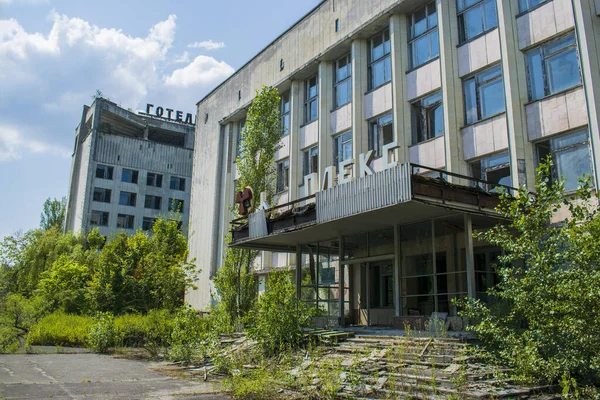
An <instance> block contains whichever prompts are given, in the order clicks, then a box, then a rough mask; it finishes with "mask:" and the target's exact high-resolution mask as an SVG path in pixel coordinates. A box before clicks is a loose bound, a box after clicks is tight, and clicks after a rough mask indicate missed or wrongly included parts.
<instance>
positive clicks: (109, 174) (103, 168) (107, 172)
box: [96, 164, 113, 180]
mask: <svg viewBox="0 0 600 400" xmlns="http://www.w3.org/2000/svg"><path fill="white" fill-rule="evenodd" d="M96 178H99V179H109V180H112V178H113V167H110V166H108V165H102V164H98V165H97V166H96Z"/></svg>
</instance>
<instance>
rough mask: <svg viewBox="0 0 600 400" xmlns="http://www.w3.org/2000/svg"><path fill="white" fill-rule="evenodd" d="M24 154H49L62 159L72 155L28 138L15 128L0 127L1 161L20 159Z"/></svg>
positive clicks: (63, 148)
mask: <svg viewBox="0 0 600 400" xmlns="http://www.w3.org/2000/svg"><path fill="white" fill-rule="evenodd" d="M23 152H31V153H38V154H45V153H49V154H54V155H57V156H60V157H69V155H70V153H69V150H68V149H67V148H65V147H62V146H58V145H54V144H50V143H45V142H42V141H40V140H36V139H33V138H27V137H24V135H23V134H22V133H21V132H19V131H18V130H17V129H15V128H12V127H9V126H0V161H9V160H16V159H19V158H21V156H22V155H23Z"/></svg>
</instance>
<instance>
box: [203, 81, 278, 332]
mask: <svg viewBox="0 0 600 400" xmlns="http://www.w3.org/2000/svg"><path fill="white" fill-rule="evenodd" d="M279 103H280V97H279V94H278V91H277V89H275V88H270V87H268V86H263V87H262V88H261V90H257V92H256V97H255V98H254V100H253V101H252V105H251V106H250V108H249V109H248V115H247V118H246V125H245V127H244V130H243V132H242V134H241V140H240V155H239V157H238V158H237V160H236V166H237V170H238V172H239V175H240V178H239V179H238V181H237V187H236V190H237V191H243V190H244V189H245V188H246V187H250V188H252V190H253V192H254V197H255V198H259V196H260V194H261V193H265V194H266V198H267V201H268V202H269V203H270V202H272V201H273V198H274V195H275V152H276V151H277V149H278V148H279V143H280V140H281V125H280V121H279ZM234 213H235V215H236V216H238V215H237V212H236V211H235V210H234ZM227 242H230V239H228V240H227ZM258 254H259V253H258V251H254V250H248V249H233V248H227V250H226V251H225V260H224V263H223V266H222V267H221V268H219V270H218V271H217V276H216V277H215V280H214V283H215V288H216V289H217V294H218V296H219V299H220V303H219V305H218V307H217V309H216V312H217V313H220V312H222V313H224V316H223V318H224V319H226V320H228V321H229V323H230V326H234V325H235V324H236V323H237V322H238V321H239V320H240V318H241V317H243V316H244V315H246V314H247V313H248V312H249V311H250V309H251V308H252V305H253V303H254V301H255V299H256V277H255V275H254V273H253V262H254V260H255V259H256V257H257V256H258Z"/></svg>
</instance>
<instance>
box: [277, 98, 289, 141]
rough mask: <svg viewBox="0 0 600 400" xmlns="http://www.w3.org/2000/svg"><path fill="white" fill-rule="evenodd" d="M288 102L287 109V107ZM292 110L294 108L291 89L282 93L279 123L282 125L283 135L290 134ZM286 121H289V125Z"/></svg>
mask: <svg viewBox="0 0 600 400" xmlns="http://www.w3.org/2000/svg"><path fill="white" fill-rule="evenodd" d="M286 104H287V109H286ZM291 110H292V101H291V98H290V91H289V90H288V91H287V92H285V93H283V94H282V95H281V101H280V104H279V123H280V126H281V137H286V136H288V135H289V134H290V127H291V122H292V120H291ZM285 121H287V126H286V123H285Z"/></svg>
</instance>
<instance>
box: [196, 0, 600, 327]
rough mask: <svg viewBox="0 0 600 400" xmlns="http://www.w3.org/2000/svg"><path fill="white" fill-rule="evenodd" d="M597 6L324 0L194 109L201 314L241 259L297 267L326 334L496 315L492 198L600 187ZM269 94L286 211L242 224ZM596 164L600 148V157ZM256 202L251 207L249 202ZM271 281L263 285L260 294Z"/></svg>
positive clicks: (545, 1) (573, 1)
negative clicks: (242, 254) (484, 312)
mask: <svg viewBox="0 0 600 400" xmlns="http://www.w3.org/2000/svg"><path fill="white" fill-rule="evenodd" d="M599 15H600V1H598V0H596V1H594V0H536V1H534V0H519V1H517V0H470V1H468V0H436V1H424V0H373V1H363V0H343V1H333V0H327V1H323V2H321V3H320V4H319V5H318V6H317V7H316V8H315V9H313V10H312V11H311V12H309V13H308V14H307V15H306V16H305V17H303V18H302V19H301V20H299V21H298V22H297V23H296V24H294V25H293V26H292V27H290V28H289V29H288V30H287V31H286V32H284V33H283V34H282V35H281V36H279V37H278V38H277V39H275V40H274V41H273V42H272V43H271V44H269V45H268V46H267V47H266V48H265V49H264V50H262V51H261V52H260V53H259V54H258V55H256V56H255V57H254V58H253V59H252V60H250V61H249V62H248V63H247V64H246V65H244V66H243V67H241V68H240V69H239V70H238V71H237V72H236V73H235V74H233V75H232V76H231V77H230V78H228V79H227V80H226V81H225V82H223V83H222V84H221V85H220V86H218V87H217V88H215V89H214V90H213V91H212V92H211V93H209V94H208V95H207V96H206V97H204V98H203V99H202V100H200V102H199V103H198V105H197V106H198V122H197V128H196V131H197V132H196V135H197V136H196V147H195V149H194V161H195V162H194V171H193V183H192V198H193V199H194V205H193V207H192V210H191V225H190V230H191V231H194V232H195V236H194V237H193V239H192V240H191V241H190V252H191V254H190V255H191V257H194V258H195V259H196V263H197V265H199V266H201V268H202V275H201V278H200V280H199V281H198V282H197V286H198V289H197V290H195V291H193V292H190V293H189V294H188V301H189V302H190V303H191V304H192V305H194V306H195V307H196V308H198V309H201V310H206V309H207V308H208V307H209V305H210V303H211V297H210V296H211V290H210V279H211V277H212V276H214V274H215V273H216V271H217V269H218V268H219V266H220V265H221V264H222V260H223V254H224V251H225V248H226V246H227V243H226V242H225V239H224V238H225V237H226V235H227V234H228V233H229V232H231V233H232V246H236V247H244V248H253V249H259V250H261V256H260V258H259V259H258V260H257V262H256V268H257V271H258V273H261V271H268V270H272V269H274V268H280V267H289V268H290V269H293V270H295V271H296V273H295V276H296V284H297V291H298V295H299V296H301V297H302V299H303V300H305V301H307V302H309V303H310V304H311V305H313V306H314V307H318V308H319V309H321V310H322V311H323V312H324V313H325V315H327V316H329V317H330V322H331V323H333V324H342V325H343V324H357V325H394V324H395V325H397V326H402V322H403V321H404V320H405V319H406V318H407V317H418V316H429V315H430V314H431V313H432V312H436V311H437V312H444V313H448V314H449V315H450V316H451V317H452V316H454V315H456V309H455V307H454V305H453V303H452V301H451V300H452V299H453V298H456V297H464V296H471V297H477V298H481V299H483V300H484V301H485V300H486V294H485V292H486V289H487V288H488V287H490V286H491V285H493V284H494V282H495V279H496V276H495V274H494V271H493V269H492V264H493V263H494V262H495V260H496V258H497V257H498V255H499V254H500V250H499V249H497V248H492V247H489V245H486V244H485V243H479V242H477V241H476V240H474V239H473V237H472V232H473V230H477V229H485V228H486V227H490V226H492V225H494V224H495V223H497V222H498V219H497V218H498V215H497V214H496V213H495V211H494V207H495V205H496V204H497V203H498V195H497V192H498V188H499V187H504V188H505V189H506V190H512V189H511V188H515V187H519V186H521V185H526V186H528V187H529V188H533V184H534V174H535V168H536V166H537V164H538V163H539V161H540V160H541V159H543V158H544V157H546V156H547V155H549V154H550V155H551V156H552V157H553V159H554V162H555V167H554V169H555V171H554V174H555V177H556V178H557V179H558V177H559V176H561V175H562V176H564V177H565V178H566V188H567V190H568V191H572V190H574V189H575V188H576V187H577V180H578V177H579V176H580V175H581V174H584V173H586V174H590V175H592V176H593V181H594V184H596V185H597V184H598V182H599V179H600V175H599V173H600V168H599V167H600V165H599V162H600V153H599V150H598V149H600V136H599V124H598V122H599V112H598V111H599V106H600V104H599V102H600V69H599V67H598V65H599V64H600V63H599V56H600V52H599V49H598V48H597V43H598V42H599V41H598V39H600V16H599ZM262 85H269V86H273V87H276V88H278V90H279V93H280V95H281V106H280V117H281V124H282V138H281V147H280V149H279V150H278V151H277V154H276V164H277V165H276V171H277V192H278V194H277V204H271V205H269V207H270V209H269V210H266V211H265V210H257V211H255V212H253V213H251V214H249V216H248V217H247V218H241V219H237V220H233V221H232V219H233V214H232V213H231V212H230V207H231V206H232V205H233V203H234V198H235V193H234V187H235V181H236V179H237V178H238V175H237V172H236V165H235V158H236V157H235V156H236V154H237V151H238V145H239V141H240V135H241V133H242V132H243V129H244V123H245V115H246V112H247V109H248V107H249V105H250V104H251V102H252V99H253V97H254V96H255V93H256V90H257V89H259V88H260V87H261V86H262ZM594 149H595V150H594ZM255 196H256V197H258V194H255ZM262 283H264V282H261V284H262Z"/></svg>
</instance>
